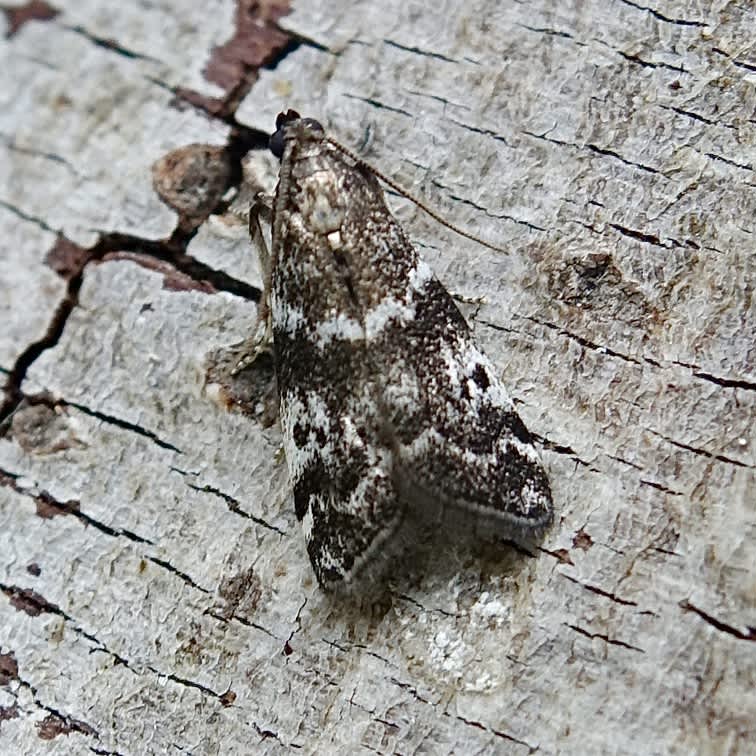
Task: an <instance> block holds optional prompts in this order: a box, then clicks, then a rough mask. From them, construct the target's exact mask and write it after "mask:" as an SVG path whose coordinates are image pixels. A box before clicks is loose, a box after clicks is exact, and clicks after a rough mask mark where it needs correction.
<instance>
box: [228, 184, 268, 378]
mask: <svg viewBox="0 0 756 756" xmlns="http://www.w3.org/2000/svg"><path fill="white" fill-rule="evenodd" d="M272 216H273V197H272V196H271V195H269V194H265V193H263V192H258V193H257V194H256V195H255V201H254V202H253V203H252V206H251V207H250V208H249V236H250V240H251V241H252V246H253V247H254V248H255V249H256V250H257V257H258V259H259V261H260V270H261V271H262V277H263V292H262V296H261V297H260V305H259V307H258V310H257V320H256V321H255V326H254V328H253V329H252V335H251V336H250V337H249V338H248V339H245V340H244V341H243V342H242V343H241V345H240V350H241V352H242V357H241V359H240V360H239V362H238V363H237V364H236V367H234V369H233V371H232V373H231V374H232V375H237V374H238V373H240V372H241V371H242V370H245V369H246V368H248V367H249V366H250V365H252V363H253V362H254V361H255V360H256V359H257V358H258V356H259V355H260V354H262V353H263V352H269V351H270V346H271V344H272V343H273V323H272V321H271V316H270V282H271V263H270V250H269V249H268V244H267V242H266V241H265V236H264V234H263V230H262V226H261V224H260V219H261V218H262V219H263V220H264V221H265V223H266V224H267V225H268V226H269V227H270V224H271V220H272Z"/></svg>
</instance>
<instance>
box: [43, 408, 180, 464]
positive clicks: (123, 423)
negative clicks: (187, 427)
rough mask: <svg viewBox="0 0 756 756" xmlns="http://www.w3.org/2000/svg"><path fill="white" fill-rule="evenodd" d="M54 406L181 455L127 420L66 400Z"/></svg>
mask: <svg viewBox="0 0 756 756" xmlns="http://www.w3.org/2000/svg"><path fill="white" fill-rule="evenodd" d="M56 404H57V405H58V406H62V407H74V408H75V409H77V410H79V411H80V412H83V413H84V414H85V415H89V417H94V418H96V419H97V420H101V421H102V422H103V423H107V424H108V425H113V426H115V427H116V428H121V429H123V430H127V431H131V432H132V433H136V434H137V435H138V436H142V437H143V438H148V439H149V440H150V441H152V442H153V443H155V444H156V445H157V446H159V447H160V448H161V449H168V450H169V451H174V452H176V453H177V454H183V452H182V451H181V449H179V448H178V447H176V446H174V445H173V444H170V443H168V441H163V440H162V439H161V438H159V437H158V436H157V434H155V433H153V432H152V431H150V430H147V429H146V428H142V426H140V425H137V424H136V423H130V422H129V421H128V420H122V419H121V418H119V417H115V416H114V415H108V414H106V413H105V412H101V411H99V410H94V409H91V408H90V407H87V406H85V405H83V404H78V403H77V402H69V401H67V400H66V399H59V400H58V401H57V402H56Z"/></svg>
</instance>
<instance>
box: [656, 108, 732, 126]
mask: <svg viewBox="0 0 756 756" xmlns="http://www.w3.org/2000/svg"><path fill="white" fill-rule="evenodd" d="M659 107H660V108H662V109H663V110H671V111H672V112H673V113H677V114H678V115H681V116H685V117H686V118H690V119H692V120H694V121H699V122H700V123H705V124H706V125H707V126H721V125H723V124H720V123H719V122H718V121H713V120H711V119H710V118H706V117H705V116H702V115H700V114H699V113H694V112H693V111H691V110H685V109H683V108H677V107H675V106H674V105H660V106H659ZM728 128H730V127H729V126H728Z"/></svg>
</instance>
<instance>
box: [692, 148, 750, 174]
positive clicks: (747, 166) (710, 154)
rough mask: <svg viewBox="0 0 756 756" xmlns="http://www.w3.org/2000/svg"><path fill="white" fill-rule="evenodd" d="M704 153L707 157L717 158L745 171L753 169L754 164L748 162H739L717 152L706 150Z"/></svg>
mask: <svg viewBox="0 0 756 756" xmlns="http://www.w3.org/2000/svg"><path fill="white" fill-rule="evenodd" d="M704 155H706V157H707V158H711V159H712V160H717V161H719V162H720V163H726V164H727V165H731V166H733V167H734V168H740V169H741V170H744V171H753V166H752V165H750V164H746V163H738V162H737V161H735V160H730V158H726V157H724V156H723V155H717V153H716V152H704Z"/></svg>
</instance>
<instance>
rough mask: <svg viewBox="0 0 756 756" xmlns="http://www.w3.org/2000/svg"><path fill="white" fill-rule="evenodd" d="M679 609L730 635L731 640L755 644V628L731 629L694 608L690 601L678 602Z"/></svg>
mask: <svg viewBox="0 0 756 756" xmlns="http://www.w3.org/2000/svg"><path fill="white" fill-rule="evenodd" d="M680 608H681V609H682V610H683V611H686V612H693V613H694V614H697V615H698V616H699V617H700V618H701V619H702V620H704V622H708V624H710V625H711V626H712V627H714V628H716V629H717V630H719V631H720V632H723V633H727V634H728V635H732V637H733V638H737V639H738V640H744V641H751V642H756V627H753V626H751V625H746V629H745V631H743V630H738V628H737V627H733V626H732V625H728V624H727V623H726V622H722V620H719V619H717V618H716V617H714V616H713V615H711V614H709V613H708V612H705V611H704V610H703V609H699V608H698V607H697V606H694V605H693V604H691V603H690V601H687V600H684V601H681V602H680Z"/></svg>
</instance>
